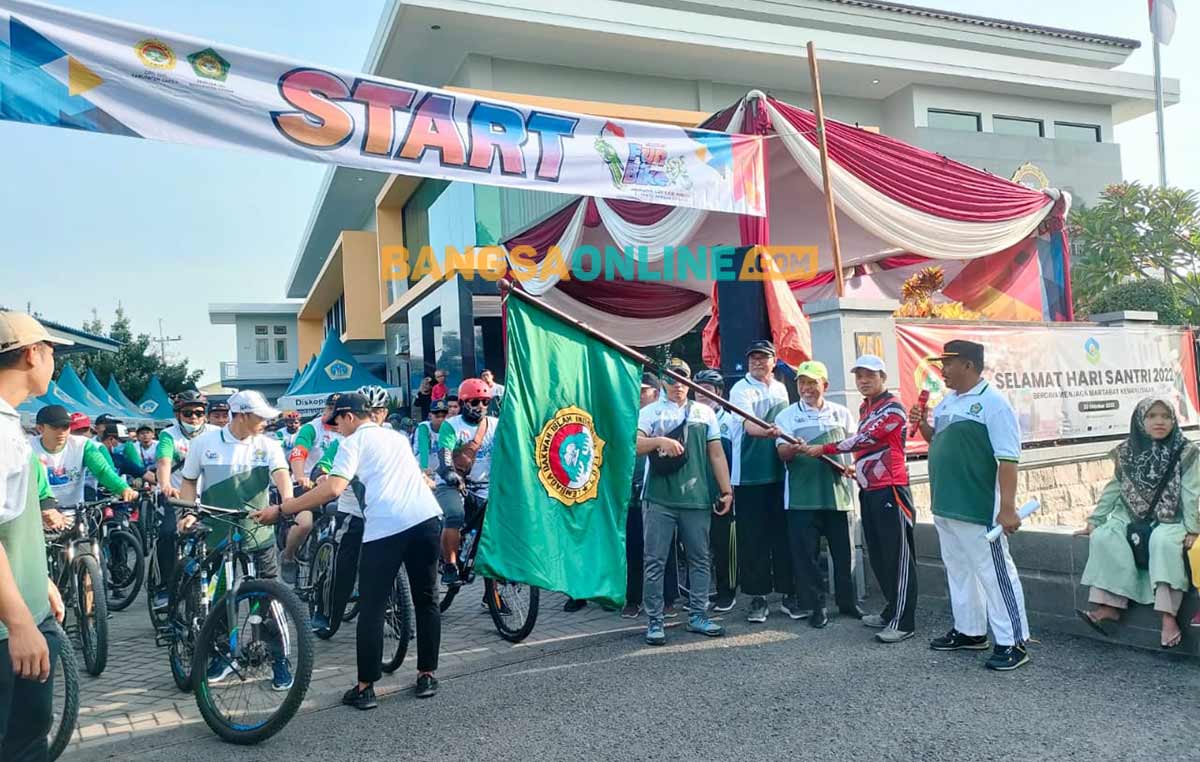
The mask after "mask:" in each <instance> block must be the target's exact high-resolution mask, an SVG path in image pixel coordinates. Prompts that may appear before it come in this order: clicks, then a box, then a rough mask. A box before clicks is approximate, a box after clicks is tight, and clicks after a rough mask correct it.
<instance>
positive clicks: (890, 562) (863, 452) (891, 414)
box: [807, 355, 917, 643]
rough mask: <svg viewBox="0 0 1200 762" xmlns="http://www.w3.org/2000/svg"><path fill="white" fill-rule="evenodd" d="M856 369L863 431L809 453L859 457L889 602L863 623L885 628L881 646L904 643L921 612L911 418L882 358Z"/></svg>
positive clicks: (869, 538)
mask: <svg viewBox="0 0 1200 762" xmlns="http://www.w3.org/2000/svg"><path fill="white" fill-rule="evenodd" d="M851 371H852V372H853V373H854V384H855V386H856V387H857V388H858V393H859V394H861V395H862V397H863V402H862V405H861V406H860V407H859V409H858V432H857V433H856V434H855V435H854V436H852V437H848V438H845V439H842V440H841V441H829V442H826V443H825V444H817V443H810V446H809V447H808V448H807V453H808V454H809V455H811V456H813V457H816V456H818V455H839V454H844V453H853V454H854V457H855V477H856V479H857V480H858V487H859V492H858V501H859V508H860V511H861V513H862V526H863V536H864V537H865V538H866V542H867V554H868V555H869V556H870V558H871V568H872V569H873V570H874V572H875V579H876V581H877V582H878V583H879V589H880V590H882V591H883V597H884V599H885V600H886V601H887V603H886V605H885V606H884V609H883V613H881V614H871V615H870V616H864V617H862V623H863V624H864V625H866V626H867V627H873V628H876V629H879V630H881V631H880V632H878V633H876V634H875V639H876V640H878V641H879V642H881V643H899V642H900V641H902V640H907V639H908V638H911V637H912V635H913V632H914V630H915V628H916V621H915V620H916V611H917V563H916V550H915V548H914V546H913V521H914V517H915V515H916V514H915V512H914V510H913V502H912V495H911V494H910V493H909V491H908V464H907V463H906V462H905V455H904V445H905V432H906V429H907V425H906V415H905V412H904V406H903V405H901V404H900V400H899V399H897V398H896V396H895V395H893V394H892V393H891V392H889V391H888V390H887V371H886V370H885V368H884V365H883V360H881V359H880V358H878V357H876V356H875V355H863V356H862V357H860V358H858V360H857V361H855V363H854V367H853V368H851Z"/></svg>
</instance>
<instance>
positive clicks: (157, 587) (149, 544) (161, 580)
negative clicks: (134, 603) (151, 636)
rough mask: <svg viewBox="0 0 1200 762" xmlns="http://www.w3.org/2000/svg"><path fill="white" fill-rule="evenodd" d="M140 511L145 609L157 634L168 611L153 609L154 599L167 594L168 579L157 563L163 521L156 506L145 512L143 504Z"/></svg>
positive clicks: (165, 609) (166, 609)
mask: <svg viewBox="0 0 1200 762" xmlns="http://www.w3.org/2000/svg"><path fill="white" fill-rule="evenodd" d="M142 510H143V513H142V514H141V518H142V521H143V530H142V532H143V534H144V536H145V537H146V545H145V553H146V564H145V565H146V580H145V585H146V608H147V610H148V611H149V612H150V625H151V626H152V627H153V628H154V630H155V632H159V631H161V630H162V629H163V628H164V627H166V625H167V620H168V618H169V611H170V610H169V609H168V608H167V607H166V606H163V607H159V608H156V607H155V599H157V598H158V596H159V595H161V594H162V593H166V592H169V591H168V590H167V585H168V584H169V579H170V578H169V577H167V576H164V575H163V571H162V569H161V568H159V566H160V564H159V561H158V526H159V524H160V523H161V522H162V521H163V516H162V514H161V512H160V510H159V508H158V506H157V505H153V506H151V507H150V508H149V510H147V509H146V505H145V503H143V504H142ZM175 555H176V557H177V558H178V556H179V551H178V548H176V552H175ZM168 571H171V570H168Z"/></svg>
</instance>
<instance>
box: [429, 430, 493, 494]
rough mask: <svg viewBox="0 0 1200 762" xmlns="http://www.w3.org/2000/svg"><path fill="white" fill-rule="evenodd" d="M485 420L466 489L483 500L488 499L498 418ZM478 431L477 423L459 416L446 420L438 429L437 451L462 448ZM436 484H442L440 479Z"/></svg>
mask: <svg viewBox="0 0 1200 762" xmlns="http://www.w3.org/2000/svg"><path fill="white" fill-rule="evenodd" d="M482 420H483V419H481V422H482ZM486 420H487V430H486V431H485V432H484V433H483V443H482V444H480V445H479V451H478V452H477V453H475V463H474V465H472V466H471V472H470V473H469V474H467V488H468V489H469V490H471V493H472V494H474V495H477V496H479V497H481V498H483V499H484V500H487V497H488V491H489V487H488V485H489V482H490V480H491V475H492V449H493V446H494V445H495V443H496V426H497V425H499V423H500V420H499V419H498V418H496V417H495V416H491V415H489V416H488V417H487V419H486ZM478 430H479V424H478V423H468V422H467V421H466V419H464V418H463V417H462V416H461V415H456V416H454V417H453V418H447V419H446V420H445V422H443V423H442V428H440V429H438V449H442V450H444V449H447V448H448V449H450V450H453V449H455V448H456V447H462V446H463V445H465V444H466V443H467V442H471V441H473V440H474V439H475V432H477V431H478ZM438 483H439V484H440V483H442V480H441V477H439V478H438Z"/></svg>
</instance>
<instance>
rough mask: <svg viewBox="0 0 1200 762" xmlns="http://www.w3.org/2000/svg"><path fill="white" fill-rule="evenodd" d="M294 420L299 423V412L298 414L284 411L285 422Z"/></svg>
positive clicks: (292, 411) (293, 411)
mask: <svg viewBox="0 0 1200 762" xmlns="http://www.w3.org/2000/svg"><path fill="white" fill-rule="evenodd" d="M293 418H294V419H296V420H297V421H298V420H300V414H299V413H298V412H296V411H295V410H285V411H284V413H283V419H284V420H285V421H287V420H291V419H293Z"/></svg>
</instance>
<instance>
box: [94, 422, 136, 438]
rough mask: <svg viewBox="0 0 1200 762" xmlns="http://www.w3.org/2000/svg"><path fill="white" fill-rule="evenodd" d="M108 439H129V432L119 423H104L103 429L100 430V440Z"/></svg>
mask: <svg viewBox="0 0 1200 762" xmlns="http://www.w3.org/2000/svg"><path fill="white" fill-rule="evenodd" d="M108 437H117V438H118V439H129V430H128V429H126V428H125V427H124V426H122V425H121V424H119V423H106V424H104V428H102V429H100V438H101V439H107V438H108Z"/></svg>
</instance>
